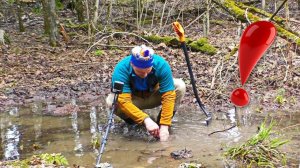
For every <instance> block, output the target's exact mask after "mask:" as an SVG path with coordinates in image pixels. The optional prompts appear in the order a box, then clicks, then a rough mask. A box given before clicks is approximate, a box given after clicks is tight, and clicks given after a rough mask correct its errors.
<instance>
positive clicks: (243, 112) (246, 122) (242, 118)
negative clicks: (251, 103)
mask: <svg viewBox="0 0 300 168" xmlns="http://www.w3.org/2000/svg"><path fill="white" fill-rule="evenodd" d="M228 118H229V120H230V123H231V124H232V125H234V124H235V125H237V127H234V128H232V129H230V130H228V134H229V135H228V136H229V137H234V142H238V141H239V140H240V138H241V133H240V132H239V127H244V126H251V122H250V121H251V112H250V109H249V108H248V107H244V108H238V107H236V108H234V109H230V110H229V111H228Z"/></svg>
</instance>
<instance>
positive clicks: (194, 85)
mask: <svg viewBox="0 0 300 168" xmlns="http://www.w3.org/2000/svg"><path fill="white" fill-rule="evenodd" d="M181 47H182V49H183V52H184V57H185V60H186V63H187V66H188V71H189V75H190V78H191V83H192V87H193V92H194V95H195V98H196V100H197V102H198V104H199V106H200V108H201V110H202V111H203V113H204V114H205V115H206V117H207V118H206V119H205V121H206V124H207V125H208V124H209V122H210V120H211V119H212V117H211V114H210V113H209V112H207V111H206V109H205V107H204V104H203V103H202V102H201V100H200V98H199V95H198V90H197V88H196V83H195V79H194V75H193V71H192V67H191V63H190V59H189V56H188V52H187V48H186V44H185V42H181Z"/></svg>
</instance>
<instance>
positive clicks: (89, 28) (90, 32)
mask: <svg viewBox="0 0 300 168" xmlns="http://www.w3.org/2000/svg"><path fill="white" fill-rule="evenodd" d="M84 2H85V7H86V16H87V22H88V37H89V42H91V37H92V28H91V22H92V21H91V18H90V10H89V1H88V0H85V1H84Z"/></svg>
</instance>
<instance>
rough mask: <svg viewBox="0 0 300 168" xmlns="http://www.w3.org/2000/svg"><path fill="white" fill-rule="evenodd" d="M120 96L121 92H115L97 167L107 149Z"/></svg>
mask: <svg viewBox="0 0 300 168" xmlns="http://www.w3.org/2000/svg"><path fill="white" fill-rule="evenodd" d="M118 97H119V94H118V93H115V95H114V100H113V104H112V110H111V112H110V114H109V118H108V124H107V127H106V130H105V134H104V136H103V138H102V142H101V146H100V149H99V151H100V152H99V155H98V157H97V161H96V168H98V167H100V166H99V164H100V161H101V157H102V154H103V152H104V149H105V145H106V143H107V139H108V133H109V130H110V128H111V126H112V124H113V119H114V113H115V110H116V109H117V108H116V106H117V100H118Z"/></svg>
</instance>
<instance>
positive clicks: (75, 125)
mask: <svg viewBox="0 0 300 168" xmlns="http://www.w3.org/2000/svg"><path fill="white" fill-rule="evenodd" d="M72 105H75V106H76V100H75V99H72ZM71 121H72V128H73V131H74V132H75V137H74V142H75V147H74V150H75V152H76V156H82V155H83V148H82V144H81V142H80V136H79V135H80V131H79V129H78V114H77V110H74V111H72V113H71Z"/></svg>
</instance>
